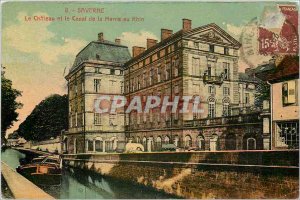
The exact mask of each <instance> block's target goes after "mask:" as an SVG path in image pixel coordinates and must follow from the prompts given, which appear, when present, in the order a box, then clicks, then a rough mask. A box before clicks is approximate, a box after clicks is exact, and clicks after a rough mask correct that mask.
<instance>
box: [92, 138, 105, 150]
mask: <svg viewBox="0 0 300 200" xmlns="http://www.w3.org/2000/svg"><path fill="white" fill-rule="evenodd" d="M94 142H95V151H96V152H102V151H103V140H102V138H101V137H96V138H95V139H94Z"/></svg>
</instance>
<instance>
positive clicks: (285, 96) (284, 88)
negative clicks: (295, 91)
mask: <svg viewBox="0 0 300 200" xmlns="http://www.w3.org/2000/svg"><path fill="white" fill-rule="evenodd" d="M282 103H283V104H287V103H288V84H287V83H283V84H282Z"/></svg>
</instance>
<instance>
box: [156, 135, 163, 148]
mask: <svg viewBox="0 0 300 200" xmlns="http://www.w3.org/2000/svg"><path fill="white" fill-rule="evenodd" d="M161 147H162V146H161V137H160V136H158V137H157V138H156V150H158V151H160V150H161Z"/></svg>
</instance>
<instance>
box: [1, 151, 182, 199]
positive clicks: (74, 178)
mask: <svg viewBox="0 0 300 200" xmlns="http://www.w3.org/2000/svg"><path fill="white" fill-rule="evenodd" d="M22 152H23V153H21V152H19V151H17V150H14V149H7V150H6V151H4V152H1V158H2V161H4V162H6V163H8V165H9V166H10V167H11V168H14V169H15V168H16V167H17V166H18V165H19V160H20V159H26V155H25V154H24V153H25V151H22ZM39 187H40V188H42V189H43V190H44V191H45V192H47V193H48V194H50V195H51V196H53V197H54V198H56V199H167V198H173V199H174V198H176V196H174V195H169V194H166V193H164V192H157V191H156V190H154V189H149V188H147V187H144V186H140V185H136V184H132V183H129V182H126V181H119V180H116V179H112V178H109V177H103V176H101V175H100V174H98V173H93V172H90V171H85V170H78V169H77V170H76V169H72V168H64V169H63V175H62V180H61V185H60V186H39Z"/></svg>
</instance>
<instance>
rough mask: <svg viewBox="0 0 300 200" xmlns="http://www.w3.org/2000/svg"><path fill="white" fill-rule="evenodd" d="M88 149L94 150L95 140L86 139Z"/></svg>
mask: <svg viewBox="0 0 300 200" xmlns="http://www.w3.org/2000/svg"><path fill="white" fill-rule="evenodd" d="M86 149H87V151H90V152H91V151H94V142H93V140H87V141H86Z"/></svg>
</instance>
